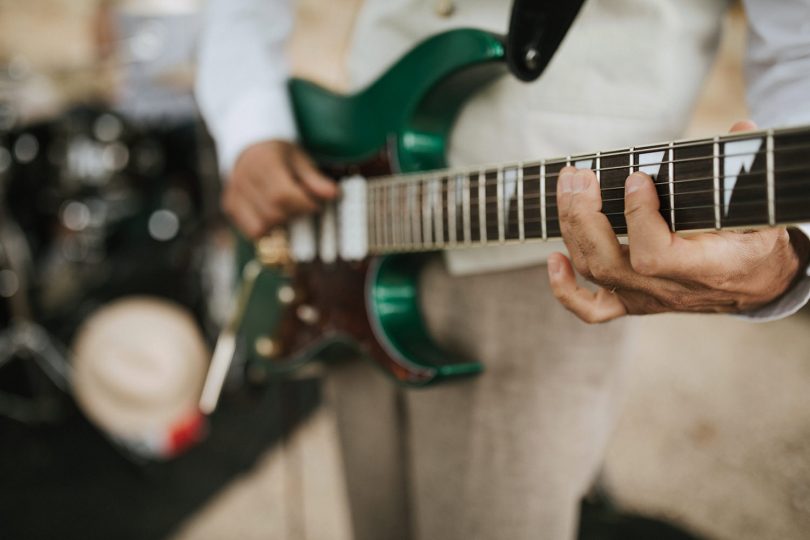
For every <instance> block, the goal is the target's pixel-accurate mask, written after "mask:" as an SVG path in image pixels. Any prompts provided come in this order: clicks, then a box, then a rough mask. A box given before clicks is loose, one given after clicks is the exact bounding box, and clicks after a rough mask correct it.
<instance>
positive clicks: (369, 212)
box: [365, 183, 376, 250]
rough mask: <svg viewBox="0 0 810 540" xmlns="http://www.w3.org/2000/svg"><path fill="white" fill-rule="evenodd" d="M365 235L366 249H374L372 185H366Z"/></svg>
mask: <svg viewBox="0 0 810 540" xmlns="http://www.w3.org/2000/svg"><path fill="white" fill-rule="evenodd" d="M365 188H366V234H367V235H368V248H369V250H372V249H374V248H375V247H376V231H375V230H374V216H373V214H374V195H373V193H374V189H373V188H374V184H370V183H366V186H365Z"/></svg>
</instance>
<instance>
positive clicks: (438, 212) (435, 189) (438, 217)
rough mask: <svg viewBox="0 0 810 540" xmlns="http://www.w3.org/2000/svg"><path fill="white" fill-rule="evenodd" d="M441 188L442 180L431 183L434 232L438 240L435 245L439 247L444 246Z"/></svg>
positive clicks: (432, 180)
mask: <svg viewBox="0 0 810 540" xmlns="http://www.w3.org/2000/svg"><path fill="white" fill-rule="evenodd" d="M440 187H441V180H439V178H433V179H431V181H430V199H431V201H432V202H433V210H434V211H433V230H434V231H436V234H435V235H434V236H435V238H436V242H435V244H436V245H437V246H441V245H444V243H445V242H444V221H443V220H442V218H443V215H444V212H443V209H442V194H441V191H440V190H439V188H440Z"/></svg>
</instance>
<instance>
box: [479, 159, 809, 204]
mask: <svg viewBox="0 0 810 540" xmlns="http://www.w3.org/2000/svg"><path fill="white" fill-rule="evenodd" d="M805 170H810V167H808V166H798V167H784V168H782V169H780V170H779V171H777V172H782V173H788V172H799V171H805ZM763 172H765V171H760V170H756V171H749V172H744V171H742V172H740V173H739V174H738V175H737V177H738V178H746V177H753V176H758V175H760V174H762V173H763ZM526 178H539V177H531V176H527V177H526ZM712 178H714V176H698V177H695V178H686V179H683V180H675V181H674V183H675V184H679V185H685V184H689V183H695V182H703V181H706V180H711V179H712ZM668 183H669V182H653V185H654V186H663V185H667V184H668ZM803 183H807V184H808V185H809V186H810V180H808V181H806V182H803ZM739 189H746V188H743V187H735V188H733V189H726V188H724V189H721V190H720V192H721V193H723V192H725V191H736V190H739ZM617 190H621V191H624V186H613V187H603V188H600V192H601V193H602V194H604V193H607V192H608V191H617ZM713 191H714V190H706V191H686V192H678V195H683V194H689V193H713ZM556 197H557V194H556V193H549V194H548V195H547V196H546V198H556ZM659 198H660V197H659ZM495 200H496V199H493V198H492V197H488V198H487V199H486V200H485V201H486V202H487V203H490V204H491V203H492V202H493V201H495ZM621 200H624V197H619V198H610V199H602V202H610V201H621ZM530 208H537V207H536V206H534V207H532V206H526V207H525V209H530Z"/></svg>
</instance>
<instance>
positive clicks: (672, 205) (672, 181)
mask: <svg viewBox="0 0 810 540" xmlns="http://www.w3.org/2000/svg"><path fill="white" fill-rule="evenodd" d="M673 147H674V143H672V142H670V143H669V164H668V165H667V173H668V175H667V176H668V180H669V182H668V184H669V186H668V189H669V222H670V225H671V227H672V232H675V158H674V148H673Z"/></svg>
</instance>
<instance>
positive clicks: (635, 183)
mask: <svg viewBox="0 0 810 540" xmlns="http://www.w3.org/2000/svg"><path fill="white" fill-rule="evenodd" d="M646 181H647V178H646V177H645V176H644V175H642V174H640V173H633V174H631V175H630V177H629V178H628V179H627V184H625V186H624V190H625V193H626V194H628V195H629V194H630V193H633V192H634V191H638V190H639V188H640V187H641V186H643V185H644V182H646Z"/></svg>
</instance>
